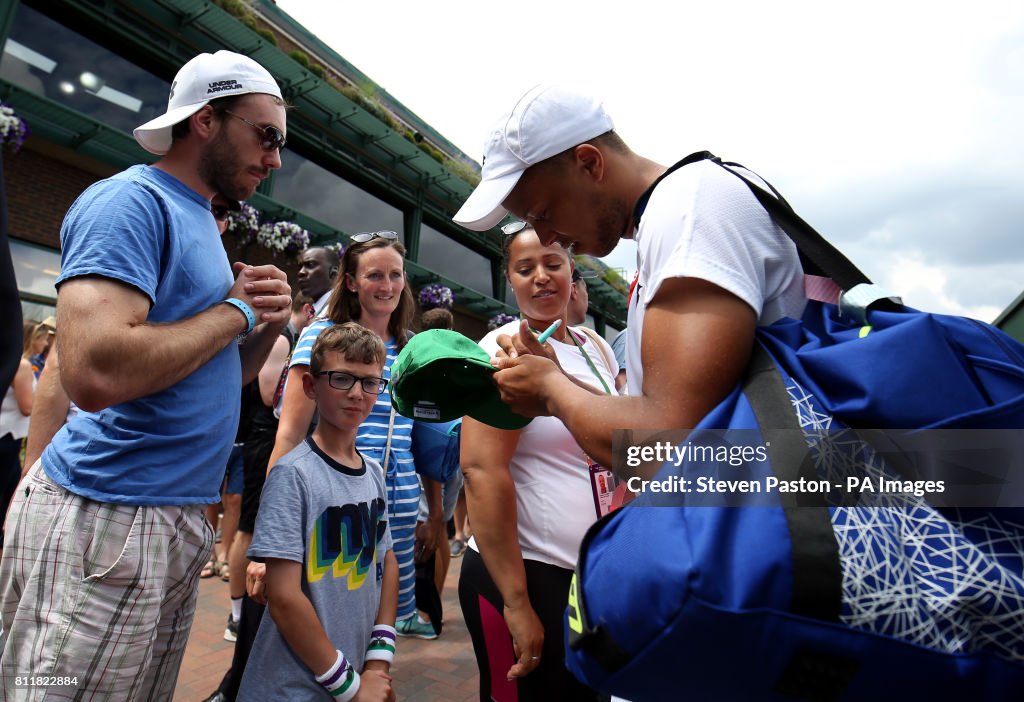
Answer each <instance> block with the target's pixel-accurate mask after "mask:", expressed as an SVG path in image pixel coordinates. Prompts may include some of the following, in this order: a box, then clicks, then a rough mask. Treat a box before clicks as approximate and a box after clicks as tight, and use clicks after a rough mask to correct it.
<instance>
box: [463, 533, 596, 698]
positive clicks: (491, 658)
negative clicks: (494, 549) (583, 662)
mask: <svg viewBox="0 0 1024 702" xmlns="http://www.w3.org/2000/svg"><path fill="white" fill-rule="evenodd" d="M524 563H525V565H526V589H527V593H528V594H529V597H530V604H531V605H532V606H533V609H534V611H535V612H536V613H537V617H539V618H540V622H541V625H542V626H543V627H544V649H543V652H542V653H541V661H540V665H539V666H538V667H537V668H536V669H535V670H534V671H533V672H532V673H530V674H529V675H527V676H525V677H523V678H519V679H518V680H517V681H513V682H509V681H508V680H507V678H506V674H507V673H508V669H509V668H511V667H512V664H513V663H515V661H516V659H515V654H514V653H513V650H512V636H511V634H509V632H508V627H506V626H505V619H504V617H503V616H502V611H503V608H504V604H503V602H502V599H501V593H499V592H498V588H497V586H495V584H494V581H493V580H491V576H490V575H489V574H488V572H487V568H486V566H484V561H483V558H482V557H481V556H480V554H479V553H477V552H476V551H474V550H473V549H466V555H465V556H464V557H463V559H462V573H461V575H460V577H459V604H460V605H461V606H462V614H463V616H464V617H465V619H466V627H467V628H468V629H469V634H470V636H471V637H472V639H473V652H474V653H475V654H476V663H477V667H478V668H479V669H480V700H481V702H490V701H491V700H494V702H547V701H549V700H550V701H551V702H556V701H557V702H574V701H577V700H578V701H579V702H597V701H599V700H603V699H607V698H606V697H604V696H602V695H600V694H598V693H596V692H594V691H593V690H590V689H588V688H586V687H584V686H583V684H582V683H580V682H579V681H578V680H576V678H575V677H573V675H572V673H570V672H569V671H568V670H566V668H565V649H564V643H563V640H564V632H563V630H564V625H563V618H564V615H565V606H566V603H567V602H568V598H569V582H570V581H571V579H572V571H571V570H566V569H565V568H559V567H558V566H553V565H550V564H548V563H540V562H539V561H529V560H528V561H524Z"/></svg>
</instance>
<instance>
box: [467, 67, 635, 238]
mask: <svg viewBox="0 0 1024 702" xmlns="http://www.w3.org/2000/svg"><path fill="white" fill-rule="evenodd" d="M614 128H615V125H614V124H612V119H611V117H609V116H608V114H607V113H606V112H605V111H604V106H603V105H602V104H601V101H600V100H598V99H597V98H595V97H593V96H590V95H585V94H583V93H578V92H575V91H573V90H570V89H568V88H563V87H560V86H555V85H538V86H536V87H534V88H531V89H530V90H529V91H527V93H526V94H525V95H524V96H523V97H521V98H520V99H519V101H518V102H517V103H516V105H515V107H513V108H512V111H511V113H509V114H508V115H507V116H506V117H504V118H502V120H501V121H500V122H499V123H498V126H497V127H496V128H495V130H494V131H493V132H492V133H491V136H490V138H489V139H488V140H487V144H486V145H485V146H484V161H483V171H482V173H481V179H480V184H479V185H477V186H476V189H475V190H473V192H472V193H471V194H470V196H469V198H468V199H467V200H466V202H465V204H463V206H462V208H461V209H460V210H459V211H458V212H457V213H456V215H455V216H454V217H453V218H452V220H453V221H454V222H456V223H457V224H461V225H462V226H464V227H466V228H467V229H473V230H476V231H485V230H487V229H490V228H492V227H495V226H497V225H498V223H499V222H501V220H502V219H504V218H505V215H506V214H508V211H507V210H506V209H505V208H504V207H502V205H501V203H502V202H504V201H505V198H507V197H508V196H509V194H510V193H511V192H512V189H513V188H515V187H516V183H518V182H519V178H520V176H522V175H523V172H524V171H525V170H526V169H527V168H529V167H530V166H533V165H535V164H537V163H540V162H541V161H544V160H546V159H549V158H551V157H552V156H557V155H558V154H560V153H562V152H563V151H566V150H568V149H571V148H572V147H574V146H577V145H579V144H582V143H584V142H586V141H589V140H590V139H593V138H595V137H598V136H601V135H602V134H605V133H606V132H610V131H612V129H614Z"/></svg>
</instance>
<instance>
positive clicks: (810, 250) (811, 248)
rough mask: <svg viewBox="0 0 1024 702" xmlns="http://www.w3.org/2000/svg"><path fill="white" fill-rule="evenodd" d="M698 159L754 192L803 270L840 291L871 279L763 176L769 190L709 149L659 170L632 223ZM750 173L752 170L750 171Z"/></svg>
mask: <svg viewBox="0 0 1024 702" xmlns="http://www.w3.org/2000/svg"><path fill="white" fill-rule="evenodd" d="M698 161H711V162H712V163H716V164H718V165H719V166H721V167H722V168H723V169H725V170H726V171H728V172H729V173H731V174H733V175H734V176H736V177H737V178H739V179H740V180H742V181H743V182H744V183H746V185H747V187H748V188H749V189H750V192H751V193H753V195H754V197H756V198H757V201H758V202H759V203H761V206H762V207H764V209H765V210H766V211H767V212H768V214H769V215H770V216H771V218H772V220H773V221H774V222H775V223H776V224H778V225H779V227H781V228H782V230H783V231H784V232H786V236H788V237H789V238H790V240H792V242H793V243H794V244H795V245H796V248H797V251H798V252H799V254H800V263H801V265H802V266H803V269H804V273H807V274H810V275H819V276H823V277H825V278H831V279H832V280H833V281H834V282H835V283H836V285H838V286H839V287H840V288H842V289H843V290H850V289H852V288H854V287H856V286H857V285H860V284H862V283H870V282H871V279H870V278H868V277H867V276H866V275H864V273H862V272H861V271H860V269H859V268H857V266H855V265H854V264H853V263H852V262H851V261H850V259H848V258H847V257H846V256H844V255H843V253H842V252H840V251H839V249H837V248H836V247H834V246H833V245H832V244H830V243H829V242H828V241H826V240H825V238H824V237H823V236H822V235H821V234H819V233H818V232H817V230H815V229H814V227H812V226H811V225H810V224H808V223H807V222H806V221H804V220H803V218H801V217H800V215H798V214H797V213H796V210H794V209H793V207H792V206H791V205H790V204H789V203H788V202H786V200H785V198H783V197H782V195H781V194H780V193H779V191H778V190H776V189H775V188H774V187H773V186H772V185H771V184H770V183H769V182H768V181H766V180H764V179H763V178H762V179H761V180H762V181H763V182H764V185H765V186H767V188H768V190H765V189H764V187H762V186H761V185H760V184H758V183H756V182H754V181H753V180H751V179H750V178H748V177H747V176H746V175H744V174H743V173H742V172H741V171H740V170H737V169H743V170H746V171H749V169H747V168H745V167H744V166H742V165H740V164H738V163H733V162H730V161H722V159H720V158H718V157H717V156H715V155H714V154H712V153H711V152H710V151H697V152H695V153H692V154H690V155H689V156H687V157H686V158H684V159H683V160H682V161H679V162H678V163H676V164H675V165H673V166H672V167H670V168H669V169H668V170H667V171H665V172H664V173H662V174H661V176H660V177H659V178H658V179H657V180H656V181H654V183H653V184H652V185H651V187H649V188H648V189H647V191H646V192H644V194H643V195H641V196H640V199H639V200H637V203H636V205H635V206H634V209H633V222H634V223H636V222H639V221H640V217H641V216H642V215H643V211H644V209H645V208H646V207H647V201H648V200H649V199H650V197H651V192H652V191H653V190H654V188H655V187H657V186H658V184H659V183H660V182H661V181H662V180H663V179H664V178H665V177H666V176H668V175H669V174H670V173H672V172H673V171H676V170H678V169H679V168H682V167H683V166H686V165H689V164H691V163H697V162H698ZM750 172H751V173H752V172H753V171H750ZM758 177H760V176H758ZM872 308H873V309H883V310H891V311H895V310H898V309H900V307H899V305H897V304H896V303H894V302H892V301H890V300H878V301H877V302H875V303H873V304H872Z"/></svg>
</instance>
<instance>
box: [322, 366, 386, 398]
mask: <svg viewBox="0 0 1024 702" xmlns="http://www.w3.org/2000/svg"><path fill="white" fill-rule="evenodd" d="M313 375H315V376H316V377H318V378H319V377H320V376H322V375H326V376H327V382H328V383H330V385H331V387H332V388H334V389H335V390H349V389H351V388H352V386H353V385H355V384H356V381H357V380H358V381H359V387H360V388H362V390H363V392H365V393H366V394H367V395H380V394H381V393H382V392H384V388H386V387H387V386H388V381H386V380H384V378H374V377H373V376H367V377H366V378H360V377H359V376H358V375H352V374H351V373H346V372H345V371H320V372H319V373H314V374H313Z"/></svg>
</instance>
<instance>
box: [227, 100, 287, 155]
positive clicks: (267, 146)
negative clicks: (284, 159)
mask: <svg viewBox="0 0 1024 702" xmlns="http://www.w3.org/2000/svg"><path fill="white" fill-rule="evenodd" d="M224 113H225V114H228V115H231V116H232V117H234V118H235V119H240V120H242V121H243V122H245V123H246V124H248V125H249V126H250V127H252V128H253V129H255V130H256V131H257V132H259V135H260V136H261V137H263V139H261V140H260V146H262V147H263V150H264V151H273V150H274V149H278V150H280V149H283V148H284V144H285V136H284V134H283V133H282V132H281V130H280V129H278V128H277V127H275V126H274V125H272V124H268V125H267V126H265V127H261V126H260V125H258V124H254V123H252V122H250V121H249V120H247V119H246V118H245V117H243V116H242V115H236V114H235V113H234V112H232V111H231V110H224Z"/></svg>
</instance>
